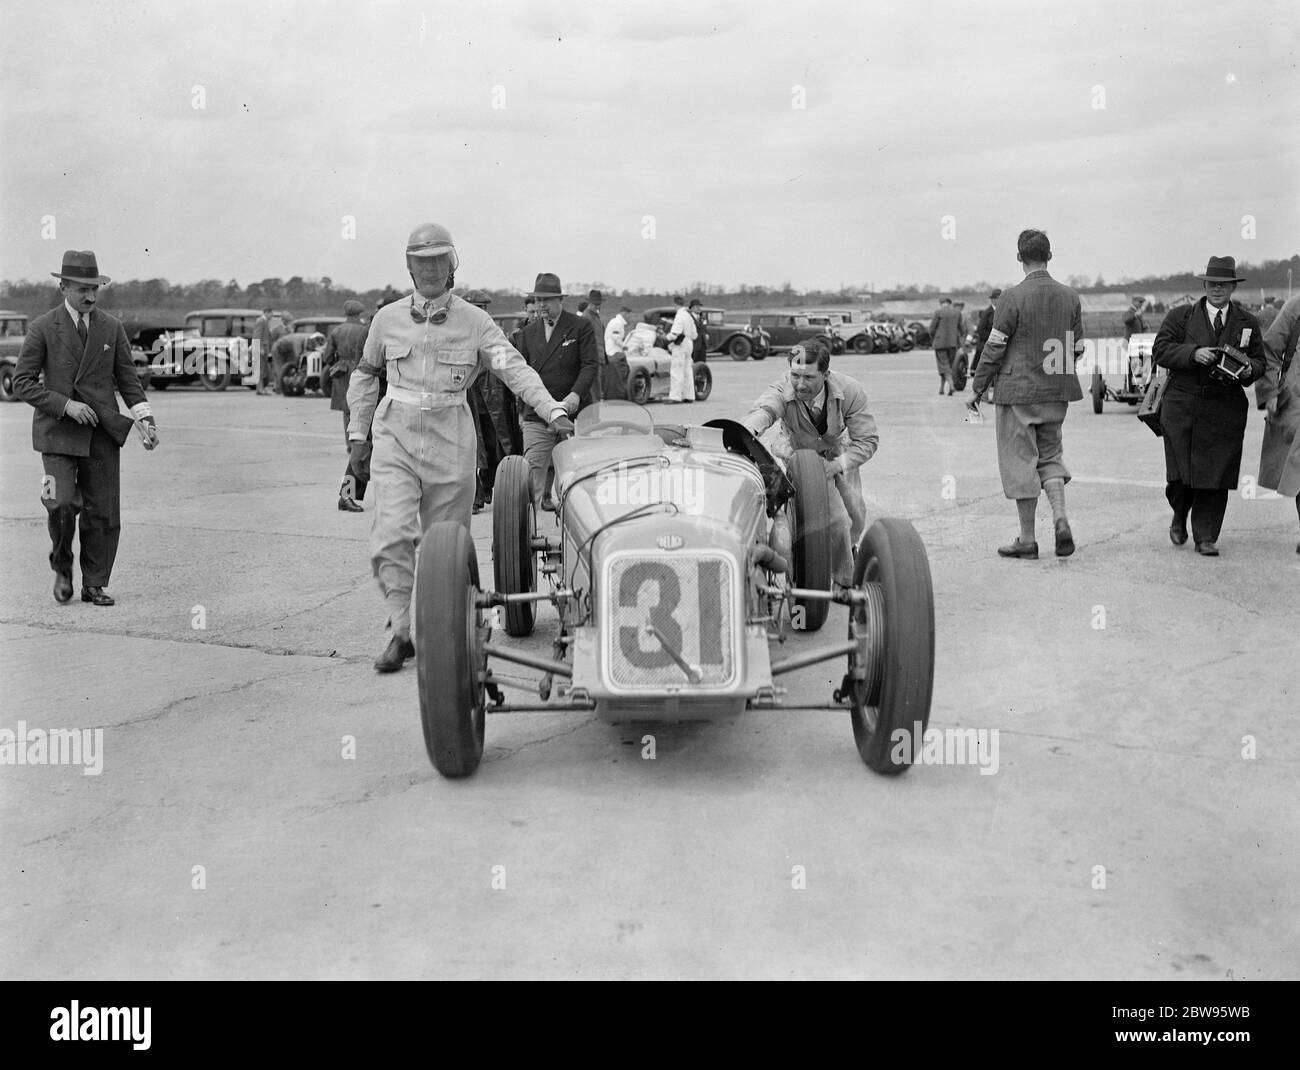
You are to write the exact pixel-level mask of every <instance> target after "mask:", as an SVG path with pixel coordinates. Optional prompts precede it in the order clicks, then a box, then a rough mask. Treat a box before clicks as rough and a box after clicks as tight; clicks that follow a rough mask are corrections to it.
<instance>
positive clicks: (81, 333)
mask: <svg viewBox="0 0 1300 1070" xmlns="http://www.w3.org/2000/svg"><path fill="white" fill-rule="evenodd" d="M77 335H78V337H80V338H81V348H82V349H83V350H84V349H85V348H86V338H87V337H88V336H89V332H88V331H87V330H86V317H85V316H78V317H77Z"/></svg>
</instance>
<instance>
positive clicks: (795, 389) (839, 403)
mask: <svg viewBox="0 0 1300 1070" xmlns="http://www.w3.org/2000/svg"><path fill="white" fill-rule="evenodd" d="M789 359H790V370H789V372H788V373H786V374H785V375H783V376H782V377H781V378H780V379H778V380H777V381H776V382H774V383H772V384H771V386H769V387H768V388H767V389H766V390H764V391H763V393H762V394H760V395H759V396H758V400H757V401H755V402H754V405H753V407H752V408H751V409H750V411H749V412H748V413H746V414H745V416H744V417H743V418H742V419H741V421H740V422H741V423H742V424H744V426H745V427H746V428H748V429H749V431H750V432H752V433H753V434H754V436H755V437H757V436H759V435H761V434H762V433H763V432H764V431H766V430H767V429H768V428H769V427H771V426H772V425H773V424H774V423H778V422H779V423H780V424H781V429H782V430H783V431H784V432H785V434H786V436H787V437H788V439H789V442H790V450H791V451H792V452H793V451H794V450H803V449H809V450H814V451H816V453H817V454H818V456H820V457H821V458H822V461H823V463H824V464H825V465H826V477H827V479H831V480H834V482H835V488H836V489H837V490H838V491H839V494H838V495H831V512H832V517H831V521H832V523H833V524H834V531H833V532H832V538H831V555H832V557H831V571H832V577H833V578H834V580H835V582H836V583H839V584H842V585H843V586H846V587H847V586H849V585H850V584H851V582H852V579H853V547H855V546H856V545H857V543H858V540H859V539H860V538H861V537H862V533H863V531H865V530H866V526H867V504H866V502H865V501H864V500H863V497H862V478H861V476H860V474H859V472H858V469H860V468H861V467H862V466H863V465H864V464H866V462H867V461H869V460H871V458H872V456H873V455H874V454H875V452H876V447H877V446H879V445H880V435H879V434H878V433H877V431H876V421H875V420H874V419H873V418H872V416H871V413H870V412H868V411H867V392H866V391H865V390H863V388H862V384H861V383H859V382H858V381H857V380H856V379H854V378H852V377H851V376H848V375H844V374H842V373H840V372H833V371H831V370H830V364H831V353H830V350H829V349H827V348H826V346H825V345H823V344H822V343H821V342H819V341H816V340H813V341H810V342H806V343H805V344H803V345H797V346H795V347H794V348H793V349H792V350H790V358H789ZM774 452H778V451H774Z"/></svg>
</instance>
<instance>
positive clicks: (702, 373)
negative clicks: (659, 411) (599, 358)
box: [625, 345, 713, 405]
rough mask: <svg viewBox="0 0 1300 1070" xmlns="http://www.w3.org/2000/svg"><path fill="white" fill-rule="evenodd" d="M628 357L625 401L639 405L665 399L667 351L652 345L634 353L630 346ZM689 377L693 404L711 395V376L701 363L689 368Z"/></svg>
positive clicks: (670, 362) (667, 387)
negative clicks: (693, 391) (693, 393)
mask: <svg viewBox="0 0 1300 1070" xmlns="http://www.w3.org/2000/svg"><path fill="white" fill-rule="evenodd" d="M625 355H626V357H627V368H628V372H627V397H628V400H629V401H635V402H636V403H637V404H638V405H644V404H646V402H648V401H655V400H657V399H662V398H666V397H667V396H668V391H669V387H670V382H669V372H670V370H671V366H672V358H671V357H670V356H669V355H668V350H666V349H660V348H658V347H657V346H654V345H651V346H649V347H647V348H644V349H641V350H638V351H633V349H632V348H631V347H630V346H629V347H628V349H627V350H626V352H625ZM691 369H692V371H691V375H692V379H693V380H694V383H695V400H696V401H707V400H708V399H709V395H710V394H711V393H712V392H713V372H712V371H711V370H710V369H709V366H708V365H707V364H705V363H704V361H702V360H697V361H695V363H694V364H692V365H691Z"/></svg>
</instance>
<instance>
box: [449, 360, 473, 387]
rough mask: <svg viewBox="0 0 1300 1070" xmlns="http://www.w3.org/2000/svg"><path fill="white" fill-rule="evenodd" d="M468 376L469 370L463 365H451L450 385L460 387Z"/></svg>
mask: <svg viewBox="0 0 1300 1070" xmlns="http://www.w3.org/2000/svg"><path fill="white" fill-rule="evenodd" d="M468 375H469V369H468V368H466V367H465V366H464V365H461V364H457V365H453V366H452V369H451V385H452V386H460V385H461V384H462V383H463V382H464V381H465V378H466V376H468Z"/></svg>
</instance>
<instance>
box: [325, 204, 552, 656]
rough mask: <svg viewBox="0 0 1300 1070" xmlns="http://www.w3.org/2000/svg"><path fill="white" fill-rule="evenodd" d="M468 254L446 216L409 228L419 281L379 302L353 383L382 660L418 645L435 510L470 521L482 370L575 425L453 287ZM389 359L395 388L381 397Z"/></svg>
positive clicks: (414, 277) (354, 432)
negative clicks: (475, 399)
mask: <svg viewBox="0 0 1300 1070" xmlns="http://www.w3.org/2000/svg"><path fill="white" fill-rule="evenodd" d="M459 266H460V265H459V259H458V257H457V254H456V246H455V243H454V242H453V241H452V237H451V233H450V232H449V231H448V230H447V228H446V227H442V226H439V225H438V224H437V223H425V224H423V225H421V226H419V227H416V228H415V230H414V231H412V232H411V236H410V239H409V240H408V242H407V244H406V269H407V271H408V272H409V274H410V276H411V281H412V283H413V284H414V289H413V291H412V292H411V294H410V296H409V298H408V299H405V300H401V301H395V302H393V303H392V304H388V305H384V306H383V307H382V308H380V309H379V310H378V311H377V312H376V313H375V317H374V319H373V320H372V321H371V323H370V333H369V335H368V336H367V338H366V346H365V351H364V353H363V354H362V357H361V361H360V363H359V364H358V365H357V367H356V370H355V371H354V372H353V373H352V379H351V382H350V384H349V387H348V408H349V409H350V410H351V412H352V418H351V421H350V422H349V424H348V439H349V440H350V441H351V442H352V444H353V445H352V448H353V451H354V453H355V452H358V451H361V450H364V446H365V440H366V436H367V434H369V433H370V432H371V430H372V421H373V437H374V452H373V455H372V457H371V461H370V476H371V480H372V481H373V483H374V486H375V506H374V521H373V526H372V528H371V532H370V560H371V566H372V568H373V570H374V574H375V578H376V579H377V580H378V581H379V588H380V590H381V591H382V592H383V595H384V600H385V602H386V603H387V604H388V613H389V617H388V623H389V627H390V628H391V629H392V637H391V639H390V640H389V643H388V646H387V648H386V649H385V650H384V652H383V653H382V654H381V655H380V656H379V658H378V659H377V660H376V661H375V669H376V671H378V672H395V671H396V670H398V669H400V668H401V667H402V663H403V662H404V661H405V660H406V659H407V658H410V657H414V655H415V647H414V646H413V645H412V643H411V589H412V587H413V586H414V582H415V551H416V546H417V545H418V543H419V541H420V535H421V533H422V532H423V531H424V530H425V529H426V528H428V526H429V525H430V524H431V523H433V522H434V521H436V520H454V521H458V522H460V523H461V524H464V525H465V527H466V528H468V527H469V522H470V514H471V510H472V509H473V505H474V470H475V462H476V459H477V453H478V451H477V436H476V434H475V429H474V415H473V413H472V412H471V411H470V406H469V402H468V401H467V394H466V392H467V391H468V389H469V387H470V385H471V384H472V383H473V382H474V380H475V378H476V377H477V376H478V375H480V374H482V373H484V372H491V373H492V374H493V375H495V376H496V377H497V378H498V379H500V380H501V381H502V382H503V383H505V385H506V386H507V387H508V388H509V389H510V391H511V392H512V393H513V394H514V395H515V396H516V397H518V398H520V399H521V400H522V401H523V402H524V403H525V404H527V405H528V406H530V407H531V408H533V409H534V410H535V411H536V413H537V415H538V416H539V417H540V418H541V419H542V420H544V421H545V422H546V423H548V424H549V425H550V429H551V431H552V432H554V433H555V434H556V435H558V436H560V437H567V436H568V435H571V434H572V433H573V423H572V422H571V421H570V420H569V417H568V413H567V411H566V409H565V407H564V405H562V404H561V403H560V402H558V401H556V400H555V398H553V397H552V396H551V395H550V394H549V393H548V392H547V389H546V387H545V386H543V385H542V380H541V378H540V377H539V376H538V374H537V372H535V371H534V370H533V369H532V368H530V367H529V366H528V364H527V362H526V361H525V360H524V358H523V357H522V356H520V355H519V351H518V350H516V349H515V348H514V347H513V346H512V345H511V344H510V343H509V342H507V341H506V336H505V335H504V334H502V333H501V328H500V327H498V326H497V325H496V323H495V322H494V321H493V319H492V317H491V316H489V315H488V314H487V313H486V312H484V311H483V310H482V309H481V308H476V307H475V306H474V305H471V304H469V303H468V302H466V301H464V300H462V299H461V298H459V297H457V296H456V295H455V294H453V293H452V292H451V288H452V287H453V286H454V285H455V284H456V282H455V272H456V268H457V267H459ZM384 368H386V369H387V373H388V392H387V394H385V395H384V398H383V399H382V400H378V397H379V381H378V376H379V373H380V370H381V369H384ZM430 638H431V637H428V636H426V637H425V639H426V641H427V640H429V639H430Z"/></svg>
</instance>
